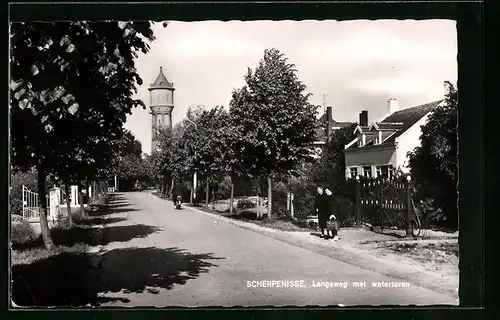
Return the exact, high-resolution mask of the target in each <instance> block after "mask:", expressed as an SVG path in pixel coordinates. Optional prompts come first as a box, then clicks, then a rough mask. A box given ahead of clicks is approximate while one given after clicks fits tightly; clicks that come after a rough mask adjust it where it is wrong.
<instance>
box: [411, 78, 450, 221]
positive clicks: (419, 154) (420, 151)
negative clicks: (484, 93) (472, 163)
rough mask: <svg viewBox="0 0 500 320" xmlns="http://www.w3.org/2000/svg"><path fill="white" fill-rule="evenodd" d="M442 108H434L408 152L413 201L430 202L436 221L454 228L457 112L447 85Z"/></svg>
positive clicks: (448, 83) (447, 83)
mask: <svg viewBox="0 0 500 320" xmlns="http://www.w3.org/2000/svg"><path fill="white" fill-rule="evenodd" d="M445 84H446V85H447V87H448V91H447V93H446V99H445V103H444V105H443V106H439V107H437V108H436V109H435V110H434V111H433V112H432V114H431V115H430V116H429V119H428V121H427V123H426V124H425V125H423V126H422V127H421V128H422V135H421V136H420V146H418V147H416V148H415V150H414V151H413V152H411V153H409V164H410V168H411V176H412V181H413V183H414V185H415V188H416V190H417V198H418V199H421V200H427V199H432V203H433V206H434V207H435V208H436V209H437V212H442V215H440V214H438V215H437V216H436V217H434V218H436V219H437V220H442V222H443V223H444V224H445V225H446V226H448V227H451V228H455V229H456V228H458V210H457V197H458V196H457V178H458V172H457V171H458V166H457V137H458V136H457V109H458V102H457V96H458V91H457V90H456V88H455V86H454V85H453V84H452V83H450V82H448V81H447V82H445Z"/></svg>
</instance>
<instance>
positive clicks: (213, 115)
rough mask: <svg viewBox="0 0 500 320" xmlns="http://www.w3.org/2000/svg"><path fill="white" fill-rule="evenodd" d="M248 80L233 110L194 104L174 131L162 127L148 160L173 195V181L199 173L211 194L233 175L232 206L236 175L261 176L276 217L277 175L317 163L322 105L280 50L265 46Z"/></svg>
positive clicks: (236, 93) (237, 93)
mask: <svg viewBox="0 0 500 320" xmlns="http://www.w3.org/2000/svg"><path fill="white" fill-rule="evenodd" d="M245 83H246V84H245V85H244V86H243V87H242V88H240V89H236V90H234V91H233V93H232V99H231V102H230V105H229V110H226V109H224V108H223V107H216V108H213V109H211V110H206V109H203V108H192V109H190V110H189V111H188V113H187V116H186V118H185V119H184V120H183V121H181V122H180V123H178V124H177V125H176V126H174V127H173V128H172V130H169V129H168V128H163V129H162V130H160V132H159V133H158V135H157V137H158V143H157V149H156V150H153V152H152V156H151V158H152V160H151V162H152V164H153V168H154V172H155V175H156V176H162V181H161V182H162V183H161V184H162V189H163V191H164V192H165V193H170V194H179V192H180V190H176V188H175V186H180V185H181V184H180V182H182V181H184V180H186V179H192V177H193V175H195V174H196V175H197V177H198V178H199V180H200V181H204V183H205V184H206V185H207V186H206V188H205V189H206V191H207V192H208V190H209V188H208V186H209V184H210V183H213V182H217V181H221V180H222V179H223V178H224V177H229V178H230V180H231V182H232V183H231V203H233V201H232V198H233V195H234V182H235V180H237V179H238V178H242V177H253V178H255V179H258V178H262V177H264V178H265V179H266V180H267V189H268V190H267V197H268V206H267V215H268V217H269V218H271V215H272V212H273V210H272V182H273V180H277V181H279V180H284V179H286V178H287V177H290V176H293V175H297V172H298V170H300V168H301V166H302V165H303V164H304V163H307V162H312V161H313V153H314V151H313V142H314V141H315V140H316V138H317V137H316V129H317V124H318V123H317V120H316V112H317V107H316V106H314V105H312V104H310V103H309V102H308V98H309V96H310V94H308V93H306V92H305V91H306V86H305V85H304V84H303V83H302V82H301V81H300V80H299V79H298V76H297V70H296V69H295V67H294V65H293V64H291V63H289V62H288V59H287V58H286V57H285V56H284V54H282V53H281V52H279V51H278V50H277V49H270V50H266V51H265V52H264V58H263V59H262V60H261V61H260V62H259V64H258V66H257V67H256V69H255V70H251V69H250V68H249V69H248V72H247V74H246V75H245ZM205 198H206V200H207V201H208V195H207V196H206V197H205ZM230 210H232V206H230Z"/></svg>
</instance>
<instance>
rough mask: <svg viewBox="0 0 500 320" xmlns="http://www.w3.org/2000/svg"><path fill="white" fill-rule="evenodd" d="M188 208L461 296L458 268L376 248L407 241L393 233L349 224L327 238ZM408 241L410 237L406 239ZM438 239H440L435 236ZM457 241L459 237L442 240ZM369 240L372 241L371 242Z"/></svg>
mask: <svg viewBox="0 0 500 320" xmlns="http://www.w3.org/2000/svg"><path fill="white" fill-rule="evenodd" d="M185 208H186V209H187V210H191V211H195V212H199V213H202V214H205V215H209V216H211V217H213V218H214V223H217V222H218V221H221V220H222V221H226V222H228V223H232V224H234V225H237V226H239V227H241V228H244V229H248V230H252V231H254V232H258V233H260V234H263V235H266V236H268V237H271V238H274V239H276V240H279V241H282V242H285V243H288V244H292V245H295V246H297V247H300V248H304V249H308V250H311V251H314V252H317V253H320V254H323V255H325V256H328V257H331V258H333V259H336V260H339V261H342V262H345V263H348V264H351V265H354V266H358V267H362V268H365V269H367V270H371V271H376V272H379V273H381V274H383V275H387V276H391V277H394V278H399V279H401V280H406V281H409V282H411V283H412V284H414V285H418V286H422V287H425V288H429V289H432V290H434V291H437V292H441V293H445V294H448V295H450V296H453V297H456V299H458V283H459V277H458V268H457V270H449V272H445V273H443V272H439V271H438V272H436V271H434V272H433V271H432V270H431V268H428V267H426V266H424V265H423V264H418V263H415V261H414V260H412V259H409V258H405V257H402V256H401V255H398V254H390V253H383V254H381V253H380V252H379V251H377V250H375V248H374V246H373V244H375V243H387V242H389V241H390V242H393V243H398V242H404V241H405V240H402V239H395V238H394V237H392V236H389V235H383V234H377V233H374V232H371V231H368V230H365V229H354V228H346V229H341V231H340V234H339V235H340V238H341V239H340V240H339V241H335V242H333V241H327V240H324V239H321V238H320V237H319V233H317V232H310V231H281V230H276V229H271V228H266V227H262V226H259V225H256V224H254V223H251V222H245V221H240V220H234V219H231V218H227V217H223V216H220V215H217V214H213V213H209V212H206V211H203V210H200V209H197V208H193V207H190V206H186V207H185ZM406 241H407V240H406ZM433 241H434V242H435V241H436V240H433ZM438 241H456V240H438ZM367 244H369V245H368V246H367Z"/></svg>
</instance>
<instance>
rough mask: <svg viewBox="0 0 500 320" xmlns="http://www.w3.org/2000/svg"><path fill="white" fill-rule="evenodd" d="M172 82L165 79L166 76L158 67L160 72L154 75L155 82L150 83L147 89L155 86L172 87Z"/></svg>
mask: <svg viewBox="0 0 500 320" xmlns="http://www.w3.org/2000/svg"><path fill="white" fill-rule="evenodd" d="M173 87H174V84H173V83H171V82H169V81H168V80H167V77H165V75H164V74H163V68H162V67H160V73H159V74H158V77H156V80H155V82H153V83H152V84H151V86H150V87H149V89H155V88H173Z"/></svg>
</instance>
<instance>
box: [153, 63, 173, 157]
mask: <svg viewBox="0 0 500 320" xmlns="http://www.w3.org/2000/svg"><path fill="white" fill-rule="evenodd" d="M148 90H149V93H150V106H149V108H150V109H151V115H152V122H151V151H153V150H155V148H156V132H157V130H158V129H159V128H160V127H167V128H170V129H171V128H172V110H173V109H174V90H175V88H174V84H173V83H172V82H169V81H168V80H167V78H166V77H165V75H164V74H163V70H162V67H160V73H159V74H158V77H156V80H155V82H153V83H152V84H151V86H150V87H149V88H148Z"/></svg>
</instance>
